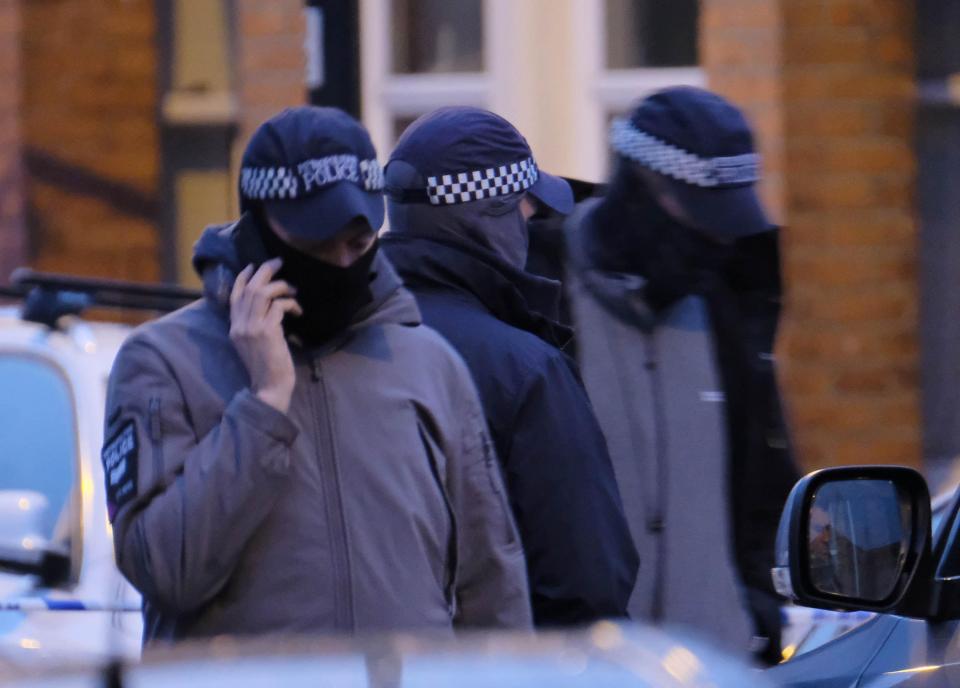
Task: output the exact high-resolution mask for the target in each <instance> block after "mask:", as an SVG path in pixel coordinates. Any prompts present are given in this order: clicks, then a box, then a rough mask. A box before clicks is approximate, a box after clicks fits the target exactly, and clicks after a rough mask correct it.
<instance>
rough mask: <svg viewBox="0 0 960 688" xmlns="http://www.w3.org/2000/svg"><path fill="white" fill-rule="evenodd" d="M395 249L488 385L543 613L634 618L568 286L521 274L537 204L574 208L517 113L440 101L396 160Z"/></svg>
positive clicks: (390, 172) (555, 618)
mask: <svg viewBox="0 0 960 688" xmlns="http://www.w3.org/2000/svg"><path fill="white" fill-rule="evenodd" d="M386 181H387V189H388V210H389V214H390V232H389V233H387V234H386V235H385V237H384V247H385V250H386V251H387V253H388V254H389V256H390V259H391V260H392V261H393V262H394V264H395V265H396V266H397V268H398V270H399V272H400V275H401V277H403V279H404V281H405V283H406V284H407V285H408V286H409V288H410V289H411V290H412V291H413V292H414V294H415V295H416V297H417V301H418V303H419V305H420V308H421V310H422V312H423V314H424V320H425V322H426V323H427V324H428V325H430V326H431V327H434V328H436V329H437V330H438V331H439V332H440V333H441V334H442V335H443V336H444V337H446V338H447V340H448V341H449V342H450V343H451V344H453V346H454V348H456V349H457V351H458V352H459V353H460V354H461V355H462V356H463V358H464V360H465V361H466V362H467V365H468V366H469V368H470V371H471V372H472V373H473V376H474V379H475V380H476V382H477V386H478V387H479V390H480V397H481V399H482V401H483V406H484V410H485V412H486V417H487V420H488V422H489V424H490V431H491V434H492V435H493V441H494V444H495V446H496V449H497V454H498V456H499V457H500V460H501V462H502V465H503V470H504V475H505V478H506V483H507V489H508V491H509V494H510V503H511V505H512V507H513V513H514V515H515V516H516V519H517V525H518V527H519V529H520V533H521V536H522V539H523V542H524V548H525V550H526V553H527V567H528V571H529V577H530V592H531V596H532V597H531V601H532V605H533V613H534V619H535V622H536V623H537V624H538V625H540V626H558V625H574V624H583V623H587V622H590V621H593V620H596V619H600V618H606V617H623V616H626V605H627V600H628V598H629V595H630V592H631V590H632V588H633V582H634V578H635V576H636V571H637V556H636V551H635V550H634V546H633V544H632V542H631V540H630V534H629V531H628V529H627V525H626V521H625V519H624V515H623V507H622V505H621V503H620V496H619V494H618V493H617V487H616V482H615V478H614V474H613V469H612V467H611V465H610V458H609V456H608V454H607V446H606V443H605V442H604V438H603V435H602V433H601V431H600V427H599V426H598V424H597V421H596V419H595V418H594V415H593V411H592V409H591V408H590V403H589V402H588V401H587V396H586V392H585V391H584V389H583V386H582V384H581V382H580V379H579V374H578V372H577V369H576V365H575V364H574V363H573V361H572V360H571V359H570V358H569V357H568V356H566V355H565V354H564V352H563V351H562V348H563V347H564V345H565V344H566V342H567V341H568V340H569V338H570V331H569V329H568V328H566V327H565V326H563V325H561V324H560V323H559V322H558V321H557V316H558V304H559V296H560V284H559V283H558V282H554V281H551V280H548V279H543V278H539V277H536V276H534V275H532V274H530V273H528V272H526V271H525V270H524V269H523V266H524V264H525V263H526V260H527V246H528V241H529V237H528V232H527V222H526V221H527V219H528V218H529V217H530V215H531V214H532V213H533V212H534V209H535V207H536V205H537V204H541V203H542V204H546V205H548V206H549V207H551V208H552V209H554V210H555V211H557V212H568V211H569V210H570V209H571V208H572V207H573V198H572V194H571V192H570V188H569V186H568V185H567V183H566V182H565V181H563V180H562V179H560V178H557V177H553V176H551V175H548V174H546V173H545V172H543V171H542V170H540V169H539V168H538V167H537V164H536V162H535V160H534V159H533V155H532V153H531V151H530V147H529V145H527V142H526V140H525V139H524V138H523V136H521V134H520V132H518V131H517V130H516V128H514V127H513V125H511V124H510V123H509V122H507V121H506V120H505V119H503V118H502V117H499V116H497V115H495V114H493V113H491V112H487V111H485V110H481V109H478V108H469V107H451V108H443V109H440V110H437V111H435V112H433V113H430V114H428V115H425V116H423V117H421V118H420V119H418V120H417V121H416V122H414V123H413V124H412V125H411V126H410V128H409V129H407V131H406V132H404V134H403V136H402V137H401V139H400V141H399V142H398V143H397V147H396V149H395V150H394V151H393V154H392V155H391V156H390V162H389V163H388V165H387V168H386Z"/></svg>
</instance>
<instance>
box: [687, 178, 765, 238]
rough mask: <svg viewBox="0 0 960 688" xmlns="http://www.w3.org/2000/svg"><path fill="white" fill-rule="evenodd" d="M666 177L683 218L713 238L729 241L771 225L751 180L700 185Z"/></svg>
mask: <svg viewBox="0 0 960 688" xmlns="http://www.w3.org/2000/svg"><path fill="white" fill-rule="evenodd" d="M668 181H669V182H670V184H669V186H670V187H671V191H672V192H673V194H674V197H675V200H676V201H677V202H678V203H679V204H680V207H681V208H683V212H684V214H685V215H686V216H687V219H689V220H690V222H691V223H692V224H693V225H694V227H695V228H696V229H698V230H700V231H701V232H703V233H704V234H706V235H707V236H709V237H710V238H711V239H713V240H714V241H718V242H720V243H732V242H734V241H736V240H737V239H742V238H743V237H747V236H751V235H754V234H762V233H763V232H768V231H770V230H772V229H774V225H773V224H772V223H771V222H770V219H769V218H768V217H767V214H766V212H764V210H763V206H762V205H761V204H760V199H759V198H758V197H757V193H756V189H755V187H754V186H753V185H752V184H751V185H746V186H735V187H722V188H704V187H699V186H693V185H690V184H685V183H683V182H678V181H676V180H672V179H671V180H668Z"/></svg>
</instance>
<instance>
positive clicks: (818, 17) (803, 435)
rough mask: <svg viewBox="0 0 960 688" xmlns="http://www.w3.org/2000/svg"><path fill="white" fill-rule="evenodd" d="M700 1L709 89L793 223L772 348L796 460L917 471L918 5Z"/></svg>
mask: <svg viewBox="0 0 960 688" xmlns="http://www.w3.org/2000/svg"><path fill="white" fill-rule="evenodd" d="M703 7H704V13H703V29H704V30H703V32H702V34H703V39H702V40H703V43H704V50H703V55H704V58H705V62H706V65H705V66H706V69H707V73H708V78H709V82H710V83H711V85H712V86H713V87H714V88H716V89H717V90H719V91H721V92H722V93H724V94H725V95H727V96H728V97H730V98H731V99H732V100H734V101H735V102H738V103H740V104H742V105H743V106H744V107H745V109H746V110H747V112H748V114H749V115H750V116H751V117H752V118H753V119H754V120H755V121H756V123H757V124H758V130H759V133H760V143H761V148H762V150H763V152H764V154H765V155H766V162H767V164H768V165H769V171H770V172H771V173H772V174H771V179H769V180H768V181H767V183H766V184H767V185H766V187H765V189H764V192H765V194H766V196H767V198H768V199H770V200H771V201H772V203H773V205H774V207H776V208H777V209H778V211H779V212H780V217H781V218H782V219H783V221H784V222H785V223H786V230H785V232H784V266H785V271H786V280H787V318H786V322H785V328H784V331H783V336H782V338H781V342H780V346H779V349H778V352H779V354H780V359H781V377H782V379H783V381H784V383H785V390H786V393H787V398H788V404H789V408H790V413H791V418H792V421H793V427H794V430H795V436H796V440H797V444H798V449H799V452H800V458H801V460H802V461H803V463H804V466H805V467H806V468H809V469H812V468H816V467H820V466H826V465H838V464H849V463H871V462H873V463H903V464H913V465H917V464H919V461H920V455H921V449H920V447H921V444H920V420H919V389H918V387H919V353H918V347H917V328H918V298H919V296H918V284H917V275H916V254H917V247H916V241H917V231H918V230H917V221H916V216H915V211H914V199H913V194H914V175H915V154H914V151H913V144H912V141H913V105H914V96H913V93H914V82H913V74H914V66H913V61H912V56H913V46H912V36H913V16H912V11H913V10H912V3H906V2H903V1H902V0H778V1H774V0H703ZM771 56H772V57H773V58H774V59H773V60H772V61H771V60H770V57H771Z"/></svg>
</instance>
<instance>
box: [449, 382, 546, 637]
mask: <svg viewBox="0 0 960 688" xmlns="http://www.w3.org/2000/svg"><path fill="white" fill-rule="evenodd" d="M459 378H460V380H462V386H463V390H462V392H461V397H462V400H463V402H464V405H463V407H462V408H461V411H460V413H459V414H458V417H459V418H460V419H461V423H462V426H461V431H460V437H459V438H458V440H459V441H458V442H457V445H458V446H457V447H455V448H454V451H455V452H456V454H457V455H456V456H454V457H451V459H452V461H451V465H453V466H455V468H454V472H455V475H453V476H451V481H450V484H451V497H452V501H453V508H454V512H455V513H456V517H457V524H458V527H457V532H458V540H459V543H458V548H457V550H458V555H457V556H458V565H457V571H456V574H455V575H456V581H457V582H456V596H457V611H456V615H455V617H454V624H455V626H457V627H458V628H463V627H474V628H513V629H528V628H530V627H531V626H532V618H531V612H530V593H529V588H528V585H527V570H526V565H525V562H524V558H523V547H522V545H521V541H520V536H519V534H518V533H517V528H516V524H515V523H514V520H513V516H512V515H511V513H510V507H509V504H508V503H507V496H506V490H505V489H504V487H503V481H502V478H501V476H500V468H499V466H498V465H497V457H496V453H495V451H494V449H493V444H492V442H491V440H490V436H489V433H488V430H487V425H486V420H485V419H484V416H483V411H482V409H481V407H480V400H479V398H478V397H477V392H476V390H475V388H474V387H473V382H472V380H470V378H469V373H467V372H466V369H465V368H464V369H463V370H462V373H461V375H460V376H459Z"/></svg>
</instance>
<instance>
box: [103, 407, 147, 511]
mask: <svg viewBox="0 0 960 688" xmlns="http://www.w3.org/2000/svg"><path fill="white" fill-rule="evenodd" d="M137 450H138V447H137V428H136V426H135V425H134V422H133V421H132V420H129V421H127V422H126V423H124V424H123V427H121V428H120V430H118V431H117V432H116V434H114V436H113V438H112V439H110V440H109V441H108V442H107V443H106V444H104V445H103V452H102V453H101V459H102V460H103V474H104V479H105V481H106V484H107V515H108V517H109V518H110V522H111V523H113V518H114V516H116V513H117V511H118V510H119V509H120V507H122V506H123V505H124V504H126V503H127V502H128V501H130V500H131V499H133V498H134V497H136V496H137Z"/></svg>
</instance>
